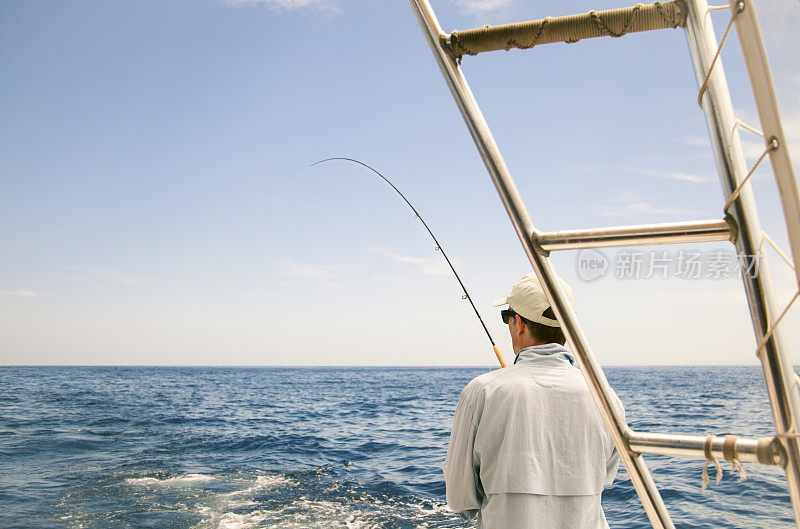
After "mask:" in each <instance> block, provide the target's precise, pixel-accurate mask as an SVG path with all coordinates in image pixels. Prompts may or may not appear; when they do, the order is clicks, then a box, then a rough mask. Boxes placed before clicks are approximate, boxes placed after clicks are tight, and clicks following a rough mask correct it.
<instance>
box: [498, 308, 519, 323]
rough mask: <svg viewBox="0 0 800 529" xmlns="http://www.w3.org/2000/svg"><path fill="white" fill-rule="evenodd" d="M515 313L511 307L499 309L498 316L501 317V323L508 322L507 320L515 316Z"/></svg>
mask: <svg viewBox="0 0 800 529" xmlns="http://www.w3.org/2000/svg"><path fill="white" fill-rule="evenodd" d="M516 315H517V313H516V312H514V311H513V310H511V309H503V310H501V311H500V317H501V318H503V323H505V324H508V320H510V319H511V318H513V317H514V316H516Z"/></svg>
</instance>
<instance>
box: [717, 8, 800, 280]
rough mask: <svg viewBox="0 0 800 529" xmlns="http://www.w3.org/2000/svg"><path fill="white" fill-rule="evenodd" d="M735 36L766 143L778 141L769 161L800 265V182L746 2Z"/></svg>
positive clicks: (798, 274)
mask: <svg viewBox="0 0 800 529" xmlns="http://www.w3.org/2000/svg"><path fill="white" fill-rule="evenodd" d="M729 1H730V6H731V9H736V5H735V4H736V3H737V2H738V1H739V0H729ZM736 34H737V35H738V37H739V45H740V46H741V48H742V57H743V58H744V63H745V66H747V72H748V74H749V75H750V86H752V87H753V96H754V99H755V102H756V108H758V117H759V120H760V121H761V127H762V129H763V130H764V137H765V138H766V139H770V138H775V139H777V140H778V148H777V149H775V150H772V151H770V153H769V159H770V161H771V162H772V170H773V172H774V173H775V183H776V184H777V185H778V193H779V196H780V198H781V206H782V207H783V216H784V219H785V221H786V232H787V234H788V235H789V244H790V246H791V252H792V259H793V260H794V262H795V263H797V264H800V198H798V197H800V192H798V189H797V178H796V177H795V174H794V169H793V168H792V161H791V159H790V157H789V142H788V141H787V137H786V136H785V135H784V133H783V125H782V124H781V118H780V109H779V108H778V99H777V97H776V96H775V88H774V86H773V83H772V74H771V73H770V69H769V61H767V54H766V52H765V51H764V42H763V40H762V39H761V30H760V29H759V27H758V19H757V17H756V10H755V6H754V5H753V2H752V1H750V0H745V8H744V9H743V10H742V12H741V13H739V16H737V17H736ZM794 272H795V277H796V278H797V285H798V287H800V266H795V270H794Z"/></svg>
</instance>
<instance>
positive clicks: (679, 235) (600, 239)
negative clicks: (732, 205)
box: [535, 217, 736, 251]
mask: <svg viewBox="0 0 800 529" xmlns="http://www.w3.org/2000/svg"><path fill="white" fill-rule="evenodd" d="M726 219H727V220H726ZM726 219H723V220H698V221H692V222H670V223H665V224H639V225H636V226H614V227H610V228H591V229H586V230H564V231H553V232H548V233H540V234H537V235H535V238H536V241H537V242H538V243H539V246H540V247H541V248H542V249H543V250H548V251H549V250H579V249H581V248H607V247H612V246H639V245H648V244H674V243H679V242H710V241H731V242H733V241H735V240H736V230H735V229H734V228H733V221H732V220H730V218H729V217H726Z"/></svg>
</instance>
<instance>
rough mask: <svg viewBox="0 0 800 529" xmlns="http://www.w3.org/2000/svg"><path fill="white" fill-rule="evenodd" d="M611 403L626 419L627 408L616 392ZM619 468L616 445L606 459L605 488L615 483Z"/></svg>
mask: <svg viewBox="0 0 800 529" xmlns="http://www.w3.org/2000/svg"><path fill="white" fill-rule="evenodd" d="M611 405H612V406H614V407H615V408H616V410H617V412H618V413H619V414H620V415H621V416H622V419H623V420H626V419H625V408H624V407H623V406H622V401H621V400H619V397H618V396H617V394H616V393H613V392H612V395H611ZM618 469H619V452H618V451H617V447H616V446H614V449H613V450H612V451H611V455H610V456H609V457H608V460H607V461H606V479H605V483H604V484H603V488H607V487H610V486H611V484H612V483H614V478H616V477H617V470H618Z"/></svg>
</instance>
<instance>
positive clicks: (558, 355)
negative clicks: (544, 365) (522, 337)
mask: <svg viewBox="0 0 800 529" xmlns="http://www.w3.org/2000/svg"><path fill="white" fill-rule="evenodd" d="M546 358H553V359H559V360H566V361H568V362H569V363H570V364H572V365H575V359H574V358H573V357H572V353H571V352H569V350H567V348H565V347H564V346H563V345H561V344H557V343H548V344H544V345H532V346H530V347H526V348H525V349H523V350H521V351H520V352H519V353H517V357H516V358H515V359H514V363H515V364H516V363H517V362H519V363H520V364H532V363H537V361H541V360H543V359H546Z"/></svg>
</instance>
